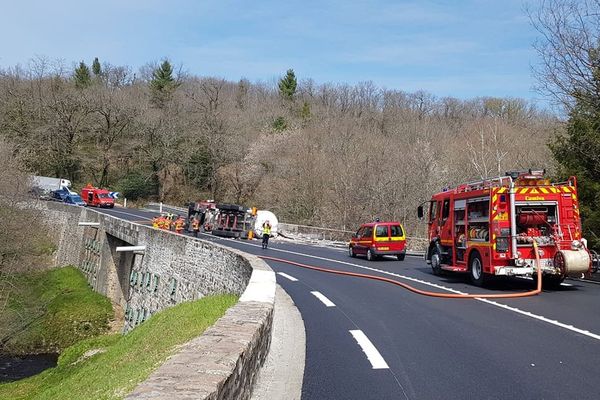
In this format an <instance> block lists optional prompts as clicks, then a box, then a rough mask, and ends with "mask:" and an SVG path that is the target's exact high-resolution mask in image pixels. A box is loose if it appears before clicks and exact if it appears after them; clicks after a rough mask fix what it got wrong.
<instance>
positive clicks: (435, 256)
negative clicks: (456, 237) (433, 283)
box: [431, 244, 443, 276]
mask: <svg viewBox="0 0 600 400" xmlns="http://www.w3.org/2000/svg"><path fill="white" fill-rule="evenodd" d="M431 270H432V271H433V274H434V275H438V276H439V275H442V271H443V270H442V252H441V251H440V246H439V245H437V244H436V245H435V247H434V248H433V250H432V251H431Z"/></svg>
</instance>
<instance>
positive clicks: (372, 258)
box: [367, 249, 375, 261]
mask: <svg viewBox="0 0 600 400" xmlns="http://www.w3.org/2000/svg"><path fill="white" fill-rule="evenodd" d="M374 259H375V254H373V252H372V251H371V249H368V250H367V260H369V261H373V260H374Z"/></svg>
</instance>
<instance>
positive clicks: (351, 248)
mask: <svg viewBox="0 0 600 400" xmlns="http://www.w3.org/2000/svg"><path fill="white" fill-rule="evenodd" d="M348 255H349V256H350V257H356V253H354V247H352V246H348Z"/></svg>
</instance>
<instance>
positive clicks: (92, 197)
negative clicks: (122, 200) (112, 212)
mask: <svg viewBox="0 0 600 400" xmlns="http://www.w3.org/2000/svg"><path fill="white" fill-rule="evenodd" d="M81 198H82V199H83V201H85V202H86V204H87V205H88V206H91V207H102V208H113V207H114V206H115V199H113V198H112V197H111V196H110V192H109V191H108V190H106V189H99V188H97V187H94V186H92V185H91V184H88V185H87V186H86V187H84V188H83V189H81Z"/></svg>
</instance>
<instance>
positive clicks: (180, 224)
mask: <svg viewBox="0 0 600 400" xmlns="http://www.w3.org/2000/svg"><path fill="white" fill-rule="evenodd" d="M173 225H174V226H175V232H177V233H183V228H184V227H185V220H184V219H183V218H182V217H181V216H179V215H178V216H177V219H176V220H175V222H174V223H173Z"/></svg>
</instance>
